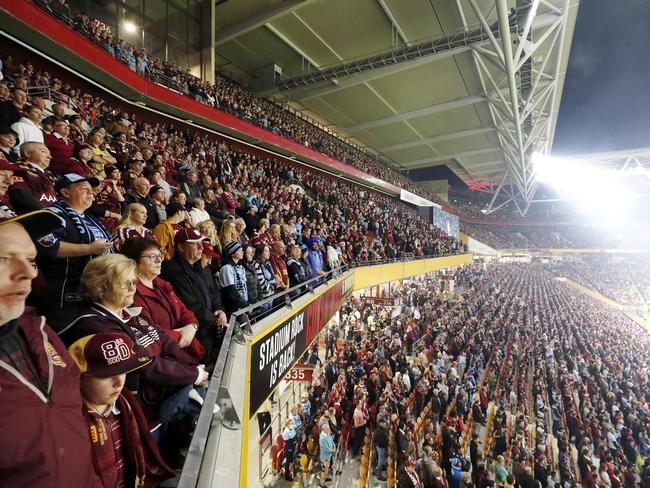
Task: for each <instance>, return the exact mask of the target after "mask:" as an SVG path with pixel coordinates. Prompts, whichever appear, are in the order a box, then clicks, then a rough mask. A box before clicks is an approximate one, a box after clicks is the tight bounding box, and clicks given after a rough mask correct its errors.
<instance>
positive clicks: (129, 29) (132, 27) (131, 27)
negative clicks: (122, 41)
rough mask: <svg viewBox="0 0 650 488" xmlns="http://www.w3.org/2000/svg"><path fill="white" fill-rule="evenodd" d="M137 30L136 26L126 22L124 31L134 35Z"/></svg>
mask: <svg viewBox="0 0 650 488" xmlns="http://www.w3.org/2000/svg"><path fill="white" fill-rule="evenodd" d="M136 30H137V28H136V26H135V24H134V23H133V22H131V21H129V20H127V21H126V22H124V31H125V32H128V33H129V34H134V33H135V31H136Z"/></svg>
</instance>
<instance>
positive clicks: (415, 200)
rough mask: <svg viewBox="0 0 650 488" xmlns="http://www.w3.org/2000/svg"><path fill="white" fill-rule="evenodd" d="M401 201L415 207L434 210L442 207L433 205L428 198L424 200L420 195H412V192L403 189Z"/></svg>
mask: <svg viewBox="0 0 650 488" xmlns="http://www.w3.org/2000/svg"><path fill="white" fill-rule="evenodd" d="M399 197H400V199H401V200H403V201H405V202H408V203H412V204H413V205H417V206H418V207H434V208H440V205H438V204H437V203H433V202H431V201H429V200H427V199H426V198H422V197H421V196H419V195H416V194H415V193H411V192H410V191H407V190H405V189H404V188H402V189H401V191H400V195H399Z"/></svg>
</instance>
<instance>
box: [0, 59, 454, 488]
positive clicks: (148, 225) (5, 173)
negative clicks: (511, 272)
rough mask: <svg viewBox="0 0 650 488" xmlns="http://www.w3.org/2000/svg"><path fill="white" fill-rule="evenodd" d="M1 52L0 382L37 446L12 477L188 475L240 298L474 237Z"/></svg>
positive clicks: (16, 432) (153, 479) (27, 481)
mask: <svg viewBox="0 0 650 488" xmlns="http://www.w3.org/2000/svg"><path fill="white" fill-rule="evenodd" d="M2 61H3V63H2V74H3V80H2V81H1V82H0V97H1V98H2V100H1V101H0V149H1V150H2V156H3V157H2V158H0V215H1V217H2V222H0V233H1V234H2V235H1V236H0V266H3V267H7V269H6V270H4V271H3V273H2V280H5V281H6V283H5V282H4V281H3V283H2V287H0V312H1V313H0V319H2V324H3V327H2V334H3V339H2V341H0V346H1V350H0V361H1V363H0V364H2V365H3V369H2V373H3V378H2V382H3V384H2V391H3V392H8V391H18V392H19V393H17V396H16V402H21V401H22V400H23V399H24V400H25V402H24V403H25V404H29V405H27V406H26V407H25V408H24V409H22V410H21V411H20V412H16V411H15V410H17V409H16V408H13V407H12V405H15V403H14V402H13V401H12V400H7V402H4V404H5V410H6V411H8V412H9V413H8V414H7V415H6V416H5V417H4V418H3V424H2V427H3V429H4V432H5V434H4V435H3V440H4V442H3V447H4V448H5V451H6V452H8V451H10V450H13V449H15V448H16V446H15V445H14V443H15V442H16V438H17V437H21V439H22V442H24V443H25V445H29V446H30V449H32V450H33V451H32V454H30V455H29V456H27V455H25V456H23V454H21V453H24V450H23V449H20V450H18V451H16V452H17V453H18V454H16V455H15V456H13V457H3V459H2V461H0V463H2V467H1V468H0V472H1V473H3V474H1V475H0V478H2V482H1V483H0V484H2V485H7V486H46V485H48V484H53V485H55V486H59V485H63V482H62V481H61V482H58V481H56V480H62V479H64V478H65V476H66V471H70V470H72V469H74V468H73V467H72V466H74V464H75V463H80V464H82V465H83V466H82V469H77V470H76V471H75V476H78V479H76V480H68V481H69V484H70V485H74V486H93V483H94V481H93V480H94V479H95V478H96V477H97V476H98V477H100V478H101V479H102V482H103V483H104V484H105V485H106V486H115V485H121V484H125V485H131V484H134V483H135V480H138V484H137V486H140V484H141V483H145V485H147V486H148V484H147V483H149V482H150V483H151V484H156V483H157V481H159V480H160V479H164V478H168V477H170V476H173V474H174V471H173V469H172V468H176V467H178V466H179V465H180V463H181V462H182V459H181V458H179V455H180V448H182V447H183V446H186V445H187V442H188V439H189V436H190V435H191V433H192V431H193V428H194V425H195V424H196V421H197V419H198V414H199V412H200V409H201V405H202V402H203V397H204V395H205V387H206V386H207V384H208V381H209V366H210V365H211V364H214V362H215V361H216V357H217V355H218V353H219V350H220V346H221V341H222V338H223V335H224V333H225V327H226V325H227V321H228V317H229V316H230V315H231V314H232V313H233V312H235V311H237V310H239V309H242V308H244V307H248V306H251V305H253V306H254V305H255V304H256V303H258V302H261V303H260V304H259V306H258V307H256V308H254V309H253V311H252V312H251V315H255V314H263V313H267V312H268V311H269V310H270V309H271V307H274V306H277V305H283V304H284V303H285V302H286V300H292V299H294V298H295V297H296V296H298V295H300V294H301V293H303V292H304V291H306V289H307V288H308V287H312V286H318V285H319V284H320V283H322V282H323V281H324V279H325V278H326V274H327V272H328V271H334V272H336V271H337V270H338V269H339V268H341V267H343V266H346V265H356V264H357V263H363V262H367V263H368V262H373V261H378V260H383V259H391V258H412V257H417V256H427V255H430V256H436V255H443V254H450V253H458V252H461V251H462V250H463V247H462V245H461V244H460V243H459V241H457V240H456V239H454V238H452V237H449V236H447V235H446V234H444V233H443V232H442V231H441V230H439V229H437V228H436V227H434V226H433V225H432V224H430V223H427V222H425V221H423V220H422V219H421V218H420V217H419V216H418V215H417V213H416V212H415V211H414V210H413V209H411V208H410V207H408V206H406V205H403V204H402V203H400V202H399V200H396V199H392V198H389V197H386V196H384V195H382V194H379V193H376V192H374V191H371V190H368V189H365V188H362V187H357V186H354V185H351V184H348V183H345V182H341V181H338V180H335V179H331V178H327V177H325V176H324V175H323V174H321V173H318V172H317V171H312V170H310V169H303V168H302V167H300V168H299V167H294V166H290V165H288V164H286V163H285V162H283V161H282V160H279V159H275V158H272V157H269V156H267V155H266V154H265V153H262V152H255V151H253V150H250V149H244V148H243V147H240V146H237V145H235V144H227V143H225V142H224V141H222V140H220V139H217V138H215V137H212V136H210V135H206V134H203V133H201V132H198V131H197V132H194V133H190V132H189V131H186V130H179V129H175V128H174V127H173V126H171V125H168V124H166V123H165V122H164V121H161V122H160V123H157V124H150V123H144V122H141V121H139V120H137V118H136V117H135V116H132V115H129V114H127V113H125V112H122V111H121V110H119V107H113V106H109V104H108V103H106V102H105V101H103V100H101V99H98V98H92V99H87V98H86V97H85V96H82V95H81V93H82V91H81V90H79V89H77V88H74V87H71V86H63V85H61V86H60V90H57V91H58V92H59V93H63V94H64V96H65V100H63V99H61V98H56V99H48V98H47V96H40V95H31V96H30V95H28V93H27V92H28V88H29V87H30V86H32V85H33V83H34V80H35V79H36V78H38V77H40V78H43V77H45V76H46V73H45V72H44V70H38V69H35V68H34V65H33V64H32V63H30V62H25V63H20V64H18V63H17V62H16V61H15V60H14V59H13V58H12V57H11V56H4V57H2ZM57 81H58V80H57ZM41 93H42V92H41ZM51 93H54V92H51ZM75 109H77V110H75ZM22 125H24V126H25V127H28V130H27V129H24V128H23V127H22ZM23 129H24V130H23ZM30 237H31V239H30ZM312 279H313V281H311V282H310V283H309V284H307V283H306V282H307V281H309V280H312ZM289 288H293V290H291V292H290V294H288V295H285V296H283V297H282V298H278V299H274V297H275V295H277V294H279V293H281V292H283V291H285V290H288V289H289ZM26 301H27V302H28V304H29V305H30V306H31V308H28V309H27V311H26V312H24V307H25V302H26ZM5 308H6V309H7V310H5ZM45 324H47V325H45ZM44 339H46V340H45V343H44ZM66 348H68V349H69V353H68V352H66ZM75 363H76V364H77V366H78V368H79V370H80V371H81V372H82V373H83V374H82V377H81V383H80V380H79V376H78V374H76V375H75V371H76V369H75V366H74V365H73V364H75ZM4 366H6V367H4ZM59 368H67V369H65V371H64V373H63V375H61V373H59ZM136 370H137V373H133V372H134V371H136ZM127 373H128V374H127ZM79 388H81V390H79ZM75 390H76V396H75V394H74V391H75ZM79 391H81V394H82V396H83V398H82V396H79ZM131 392H135V395H132V394H131ZM27 399H28V400H27ZM21 404H22V403H21ZM23 416H24V418H28V419H29V422H30V425H33V428H31V430H23V429H21V422H20V421H18V420H17V419H20V418H23ZM44 422H46V423H48V425H43V423H44ZM84 422H86V424H87V426H86V427H84ZM50 423H52V424H54V425H49V424H50ZM62 429H66V430H69V429H72V430H74V432H71V433H70V432H69V433H65V435H64V434H62V433H61V432H60V431H61V430H62ZM41 430H42V432H41ZM84 430H86V431H88V434H89V435H88V436H84ZM37 437H38V440H37V439H36V438H37ZM86 437H87V439H86ZM70 443H72V444H74V446H69V445H68V444H70ZM55 444H56V445H57V446H60V448H58V449H56V450H54V449H52V448H51V446H52V445H55ZM42 451H48V452H46V453H43V452H42ZM50 451H52V452H50ZM20 456H23V458H21V459H19V457H20ZM42 456H45V459H44V460H43V459H42ZM5 463H6V464H5ZM17 466H22V468H20V469H18V468H17ZM26 471H29V474H28V475H27V474H26V473H25V472H26ZM21 477H22V478H21ZM52 480H54V481H52ZM143 480H150V481H146V482H145V481H143ZM143 486H144V485H143Z"/></svg>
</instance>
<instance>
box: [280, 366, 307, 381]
mask: <svg viewBox="0 0 650 488" xmlns="http://www.w3.org/2000/svg"><path fill="white" fill-rule="evenodd" d="M313 370H314V367H313V366H312V365H311V364H296V365H295V366H294V367H293V369H292V370H291V371H289V372H288V373H287V374H286V375H285V377H284V381H311V375H312V372H313Z"/></svg>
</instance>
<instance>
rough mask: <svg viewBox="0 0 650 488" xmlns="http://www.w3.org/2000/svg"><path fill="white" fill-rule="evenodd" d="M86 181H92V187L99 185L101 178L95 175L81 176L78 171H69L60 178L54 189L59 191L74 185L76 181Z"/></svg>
mask: <svg viewBox="0 0 650 488" xmlns="http://www.w3.org/2000/svg"><path fill="white" fill-rule="evenodd" d="M84 181H87V182H88V183H90V186H92V187H96V186H99V180H98V179H97V178H95V177H94V176H81V175H78V174H77V173H67V174H65V175H63V176H62V177H61V178H59V180H58V181H57V182H56V183H55V185H54V189H55V190H56V191H57V192H59V191H61V189H62V188H67V187H69V186H70V185H74V184H75V183H82V182H84Z"/></svg>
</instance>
